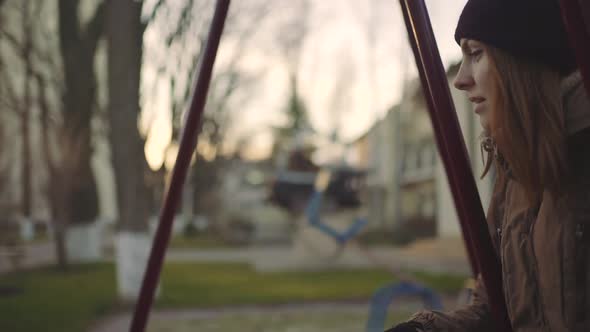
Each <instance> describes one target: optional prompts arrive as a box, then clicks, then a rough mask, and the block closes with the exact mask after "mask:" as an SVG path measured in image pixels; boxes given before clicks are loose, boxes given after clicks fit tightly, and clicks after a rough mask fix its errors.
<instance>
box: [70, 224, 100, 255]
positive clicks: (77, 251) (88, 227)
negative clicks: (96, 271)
mask: <svg viewBox="0 0 590 332" xmlns="http://www.w3.org/2000/svg"><path fill="white" fill-rule="evenodd" d="M66 232H67V233H66V251H67V256H68V260H69V261H70V262H72V263H88V262H97V261H99V260H100V259H101V258H102V232H101V225H100V224H99V223H98V222H93V223H89V224H81V225H72V226H69V227H68V228H67V231H66Z"/></svg>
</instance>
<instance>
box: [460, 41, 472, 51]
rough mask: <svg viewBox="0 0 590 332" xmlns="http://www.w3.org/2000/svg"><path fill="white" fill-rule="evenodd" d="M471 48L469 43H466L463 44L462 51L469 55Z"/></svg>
mask: <svg viewBox="0 0 590 332" xmlns="http://www.w3.org/2000/svg"><path fill="white" fill-rule="evenodd" d="M470 49H471V47H469V41H467V40H466V41H464V42H462V43H461V51H462V52H463V53H465V54H469V51H470Z"/></svg>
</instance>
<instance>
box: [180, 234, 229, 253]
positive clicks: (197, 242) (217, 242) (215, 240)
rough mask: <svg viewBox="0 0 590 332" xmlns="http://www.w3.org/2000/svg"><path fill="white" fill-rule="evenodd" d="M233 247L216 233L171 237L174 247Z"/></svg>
mask: <svg viewBox="0 0 590 332" xmlns="http://www.w3.org/2000/svg"><path fill="white" fill-rule="evenodd" d="M228 247H231V246H230V245H229V244H228V243H227V242H225V241H223V239H222V238H221V237H220V236H217V235H214V234H197V235H193V236H185V235H176V236H173V237H172V238H171V239H170V248H173V249H216V248H228Z"/></svg>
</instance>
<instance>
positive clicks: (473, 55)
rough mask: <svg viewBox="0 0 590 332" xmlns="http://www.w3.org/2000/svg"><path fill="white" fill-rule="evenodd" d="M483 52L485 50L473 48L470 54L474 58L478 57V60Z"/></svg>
mask: <svg viewBox="0 0 590 332" xmlns="http://www.w3.org/2000/svg"><path fill="white" fill-rule="evenodd" d="M482 53H483V51H482V50H473V51H471V53H469V56H470V57H471V58H473V59H476V60H477V59H478V58H479V56H480V55H481V54H482Z"/></svg>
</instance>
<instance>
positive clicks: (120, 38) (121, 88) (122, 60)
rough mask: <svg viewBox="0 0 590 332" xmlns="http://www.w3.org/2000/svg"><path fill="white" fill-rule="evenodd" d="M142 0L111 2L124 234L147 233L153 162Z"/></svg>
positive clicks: (114, 126) (115, 139)
mask: <svg viewBox="0 0 590 332" xmlns="http://www.w3.org/2000/svg"><path fill="white" fill-rule="evenodd" d="M141 13H142V3H141V2H140V1H108V3H107V15H106V17H107V23H106V34H107V40H108V95H109V119H110V120H109V125H110V131H109V133H110V135H109V138H110V146H111V152H112V162H113V169H114V172H115V183H116V191H117V205H118V207H119V209H118V210H119V219H118V226H119V229H120V230H122V231H130V232H146V231H147V229H148V214H149V212H150V211H149V209H148V206H149V196H148V193H147V186H146V182H145V175H146V171H147V163H146V160H145V156H144V149H143V144H144V142H143V140H142V138H141V136H140V134H139V129H138V126H137V122H138V118H139V114H140V108H139V88H140V84H139V82H140V71H141V65H142V44H143V32H144V29H145V25H144V23H142V21H141Z"/></svg>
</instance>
